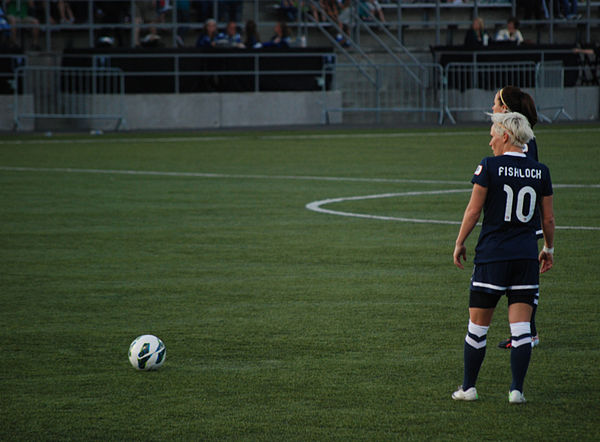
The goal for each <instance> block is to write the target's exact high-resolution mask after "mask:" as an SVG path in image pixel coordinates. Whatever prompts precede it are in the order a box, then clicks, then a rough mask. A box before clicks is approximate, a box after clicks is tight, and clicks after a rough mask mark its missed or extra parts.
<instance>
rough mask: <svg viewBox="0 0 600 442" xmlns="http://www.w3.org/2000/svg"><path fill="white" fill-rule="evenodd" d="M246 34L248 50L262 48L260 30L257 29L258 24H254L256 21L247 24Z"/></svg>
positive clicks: (245, 44)
mask: <svg viewBox="0 0 600 442" xmlns="http://www.w3.org/2000/svg"><path fill="white" fill-rule="evenodd" d="M244 34H245V35H246V38H245V39H244V46H245V47H246V48H248V49H259V48H262V43H261V42H260V35H258V30H257V28H256V23H255V22H254V20H248V21H247V22H246V26H245V27H244Z"/></svg>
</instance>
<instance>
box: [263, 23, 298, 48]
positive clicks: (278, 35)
mask: <svg viewBox="0 0 600 442" xmlns="http://www.w3.org/2000/svg"><path fill="white" fill-rule="evenodd" d="M290 35H291V31H290V28H289V27H288V25H287V23H286V22H283V21H280V22H277V23H276V24H275V35H273V37H271V40H269V41H267V42H265V43H263V48H289V47H290V45H291V44H292V39H291V37H290Z"/></svg>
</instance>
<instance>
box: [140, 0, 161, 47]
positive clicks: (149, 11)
mask: <svg viewBox="0 0 600 442" xmlns="http://www.w3.org/2000/svg"><path fill="white" fill-rule="evenodd" d="M157 22H158V13H157V10H156V0H139V1H137V2H135V19H134V23H135V26H134V28H133V40H134V42H135V45H136V46H140V45H143V46H153V45H155V44H157V43H158V41H159V40H160V37H159V35H158V30H157V28H156V26H152V27H150V28H149V29H148V34H146V35H145V36H144V38H143V39H142V40H140V32H141V30H140V25H141V24H155V23H157Z"/></svg>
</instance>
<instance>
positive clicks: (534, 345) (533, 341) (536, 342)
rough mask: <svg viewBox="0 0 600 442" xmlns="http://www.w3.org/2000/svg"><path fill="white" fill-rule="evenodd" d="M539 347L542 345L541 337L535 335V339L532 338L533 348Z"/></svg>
mask: <svg viewBox="0 0 600 442" xmlns="http://www.w3.org/2000/svg"><path fill="white" fill-rule="evenodd" d="M538 345H540V336H539V335H535V336H534V337H533V338H531V347H537V346H538Z"/></svg>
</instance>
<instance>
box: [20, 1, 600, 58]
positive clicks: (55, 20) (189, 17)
mask: <svg viewBox="0 0 600 442" xmlns="http://www.w3.org/2000/svg"><path fill="white" fill-rule="evenodd" d="M15 1H21V2H25V0H15ZM144 2H146V3H148V4H150V3H151V0H70V1H68V2H65V3H68V4H71V5H72V8H73V9H76V10H80V11H78V12H77V14H76V15H77V19H76V20H75V21H74V22H71V21H69V20H68V19H65V20H63V19H62V17H60V16H57V14H56V13H54V15H53V10H52V7H51V6H50V5H51V4H52V2H49V1H48V2H43V8H44V9H43V11H42V13H41V15H40V16H39V22H40V23H39V24H34V23H23V22H20V23H17V24H16V28H17V30H32V29H33V28H38V29H40V30H41V34H42V35H43V36H44V37H45V38H44V44H45V49H46V50H47V51H50V50H51V48H52V40H53V39H54V38H55V37H54V36H53V33H56V32H57V31H83V32H85V33H87V40H88V41H87V44H88V46H90V47H92V46H94V45H95V44H96V41H97V37H98V36H99V35H100V34H101V32H102V31H103V30H107V29H108V30H112V31H117V32H125V33H128V35H125V36H123V41H122V44H123V45H124V46H135V45H136V44H138V43H139V42H138V41H136V40H137V38H136V33H138V31H140V30H141V31H148V30H150V29H151V28H158V29H160V30H162V31H163V33H164V34H166V35H168V36H170V37H171V38H169V41H168V43H167V46H171V47H176V46H177V45H178V39H177V37H178V35H179V36H180V35H181V33H182V32H185V31H186V30H189V31H191V32H198V31H200V30H201V29H202V28H203V20H204V19H205V18H207V17H208V16H212V17H213V18H216V19H217V21H218V22H219V23H220V24H224V23H226V21H228V20H229V19H230V18H231V17H230V14H228V13H227V12H226V11H224V5H225V3H236V4H238V6H237V7H238V9H239V11H240V12H239V18H238V19H237V20H236V21H237V22H238V24H243V22H244V21H245V20H249V19H251V20H253V21H255V22H256V23H257V24H258V26H259V28H263V30H264V28H265V27H267V28H269V33H271V32H272V31H271V30H272V26H273V25H274V23H275V22H276V21H277V20H278V19H279V18H281V17H278V14H279V13H280V12H278V11H280V10H281V9H280V8H274V5H277V4H278V3H280V2H279V0H246V1H230V2H224V1H220V0H212V1H203V2H191V4H192V9H190V6H189V5H190V2H177V1H176V0H175V1H172V2H171V7H170V8H169V9H168V10H167V11H165V12H164V13H162V14H159V13H158V12H157V13H156V17H155V18H154V19H153V20H152V22H144V21H143V20H141V14H140V11H139V5H140V4H142V3H144ZM309 2H310V0H305V1H299V2H298V3H299V5H300V9H301V10H302V9H303V8H305V6H306V5H307V4H308V3H309ZM109 3H110V4H112V5H111V6H110V7H112V8H114V5H115V4H117V5H118V4H121V7H120V8H118V11H117V12H115V13H114V14H113V13H110V14H108V13H106V11H105V10H106V9H107V8H108V7H109V6H108V5H109ZM200 3H202V4H205V5H207V6H208V7H207V8H206V11H204V12H202V13H200V12H198V11H196V10H194V9H193V8H194V7H195V6H197V5H198V4H200ZM104 5H106V7H104ZM382 6H383V7H384V11H385V13H386V15H387V16H388V17H387V18H386V20H387V23H388V24H389V25H391V26H393V27H394V28H395V31H394V32H395V33H396V38H397V39H398V40H399V41H403V32H404V29H405V28H406V27H410V28H413V29H429V30H431V31H433V33H434V41H433V42H432V41H428V42H427V44H435V45H439V44H440V43H441V34H442V33H443V32H447V31H448V27H449V26H460V27H461V28H464V29H466V28H468V27H469V26H470V22H471V19H472V17H474V16H478V15H485V13H486V11H489V10H491V9H494V8H495V9H498V8H502V9H505V10H506V17H508V16H509V15H515V14H516V10H517V9H516V8H517V0H510V1H505V2H488V1H483V0H473V1H472V2H471V1H470V2H464V3H459V4H457V3H452V2H442V1H441V0H435V1H426V0H422V1H418V2H416V3H410V2H406V1H402V0H397V1H390V2H382ZM598 8H600V2H598V1H592V0H588V1H586V2H580V3H579V12H580V14H581V15H582V17H581V19H579V20H577V21H573V20H569V21H566V20H564V19H562V18H560V17H559V13H558V11H555V10H554V2H551V1H550V2H548V11H547V12H548V18H541V19H533V20H522V22H521V25H522V26H540V27H541V26H545V27H546V28H547V34H548V43H554V42H555V35H554V34H555V33H556V30H557V29H559V28H560V27H564V26H569V27H572V26H573V25H577V26H578V27H580V29H579V30H578V31H577V32H578V34H579V35H578V38H579V39H580V40H581V41H582V42H585V43H591V42H592V41H593V39H592V33H593V30H594V29H598V26H599V25H600V18H598V17H597V11H598ZM414 10H418V11H420V12H421V13H422V16H423V18H422V19H412V18H410V17H407V16H406V13H407V12H409V11H414ZM457 10H464V11H465V12H466V13H465V14H464V17H462V18H456V17H449V18H444V17H443V16H442V13H443V12H444V11H449V12H450V11H457ZM207 14H208V15H207ZM205 15H206V16H205ZM306 15H307V14H304V16H303V14H302V13H298V14H297V15H296V16H297V20H292V21H291V22H290V23H289V24H290V25H291V26H292V27H296V28H297V29H301V28H302V29H303V30H302V32H305V29H306V27H307V26H313V27H314V26H317V24H316V23H311V22H308V21H307V19H306ZM504 24H505V18H504V17H503V18H501V19H500V18H498V19H495V20H492V19H490V20H488V22H487V25H488V26H489V27H490V29H493V28H494V27H496V26H503V25H504ZM264 37H270V35H269V36H263V38H264ZM186 43H187V42H186ZM187 45H188V46H189V43H187ZM192 45H193V43H192Z"/></svg>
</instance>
